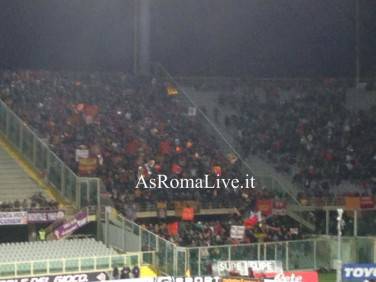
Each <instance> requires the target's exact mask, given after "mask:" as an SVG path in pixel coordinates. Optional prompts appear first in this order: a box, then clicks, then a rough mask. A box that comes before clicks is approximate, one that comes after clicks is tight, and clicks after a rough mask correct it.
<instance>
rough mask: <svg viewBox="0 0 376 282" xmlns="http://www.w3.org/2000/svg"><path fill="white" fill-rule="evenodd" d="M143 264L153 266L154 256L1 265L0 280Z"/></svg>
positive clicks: (131, 255)
mask: <svg viewBox="0 0 376 282" xmlns="http://www.w3.org/2000/svg"><path fill="white" fill-rule="evenodd" d="M144 263H147V264H154V254H153V253H152V252H145V253H135V254H126V255H111V256H96V257H75V258H60V259H46V260H35V261H26V262H12V263H1V264H0V278H1V279H6V278H13V277H23V276H36V275H38V276H40V275H50V274H59V273H80V272H81V273H82V272H94V271H109V270H112V269H113V268H114V267H115V266H116V267H123V266H124V265H129V266H133V265H141V264H144Z"/></svg>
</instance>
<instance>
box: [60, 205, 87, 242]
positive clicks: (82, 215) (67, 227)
mask: <svg viewBox="0 0 376 282" xmlns="http://www.w3.org/2000/svg"><path fill="white" fill-rule="evenodd" d="M88 222H89V215H88V214H87V212H85V211H81V212H79V213H77V214H76V215H75V216H74V218H73V219H71V220H70V221H68V222H66V223H64V224H63V225H60V226H59V227H58V228H56V229H55V231H54V234H55V237H56V238H57V239H60V238H62V237H64V236H66V235H69V234H71V233H73V232H74V231H76V230H77V229H79V228H80V227H81V226H84V225H85V224H86V223H88Z"/></svg>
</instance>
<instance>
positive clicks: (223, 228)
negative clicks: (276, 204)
mask: <svg viewBox="0 0 376 282" xmlns="http://www.w3.org/2000/svg"><path fill="white" fill-rule="evenodd" d="M243 222H244V218H243V217H241V216H239V214H238V215H231V216H226V217H222V218H221V220H205V221H195V222H187V221H177V222H173V223H166V222H165V223H158V224H146V225H145V227H146V228H147V229H149V230H151V231H152V232H153V233H155V234H158V235H159V236H161V237H162V238H165V239H166V240H169V241H171V242H174V243H176V244H177V245H179V246H191V247H198V246H215V245H237V244H247V243H255V242H271V241H285V240H296V239H301V238H302V236H303V233H302V232H301V229H300V228H299V227H298V225H297V224H296V223H295V224H294V223H292V221H291V220H289V219H288V218H287V217H284V216H272V217H269V218H266V219H263V220H262V221H260V222H259V223H258V224H256V225H255V226H253V227H252V228H245V230H244V236H243V238H242V239H239V238H234V237H233V238H232V237H231V226H243ZM170 224H177V230H176V232H175V233H171V229H170Z"/></svg>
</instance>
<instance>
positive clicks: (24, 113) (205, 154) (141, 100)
mask: <svg viewBox="0 0 376 282" xmlns="http://www.w3.org/2000/svg"><path fill="white" fill-rule="evenodd" d="M0 95H1V99H3V100H4V101H5V102H6V103H7V104H8V105H9V106H10V107H11V108H12V109H13V110H14V111H15V112H16V113H17V114H18V115H19V116H20V117H21V118H22V119H23V120H25V122H26V123H27V124H28V125H29V126H30V127H32V128H33V129H34V130H35V131H36V132H37V133H38V135H39V136H40V137H42V138H43V139H45V140H46V142H47V143H48V144H49V145H50V147H51V148H52V149H53V150H54V151H55V152H56V153H57V154H58V155H59V156H60V158H61V159H62V160H63V161H64V162H65V163H66V164H68V165H69V166H70V167H71V168H72V169H73V170H74V171H76V172H77V173H79V162H78V161H77V159H76V157H77V156H76V154H75V152H76V150H77V149H82V148H87V149H88V156H89V157H91V158H95V161H96V164H97V165H96V168H95V169H93V171H91V172H90V173H89V176H99V177H101V179H102V180H103V182H104V185H105V187H106V188H107V190H108V191H109V192H110V193H111V195H112V198H113V200H114V201H115V203H116V205H117V207H118V208H119V209H120V210H123V211H125V210H126V209H127V206H128V205H129V204H136V206H137V208H138V209H139V208H140V207H141V208H148V207H154V205H155V203H156V202H157V201H167V202H172V201H175V200H197V201H201V202H202V203H205V205H206V204H209V203H211V204H212V205H216V206H221V205H224V204H230V205H232V206H234V205H236V206H247V205H249V203H250V202H251V197H250V195H251V194H252V191H242V192H241V193H240V192H239V191H236V190H233V189H205V190H200V191H197V190H196V191H193V190H192V189H189V190H184V189H173V190H172V189H171V190H169V191H168V192H166V190H164V189H163V190H164V191H155V190H153V191H149V190H147V189H134V188H135V185H136V183H137V181H138V177H139V176H140V175H144V176H145V177H146V178H148V177H152V176H153V175H154V176H155V175H156V174H165V175H167V176H168V177H169V179H171V178H204V175H205V174H208V175H210V178H211V179H213V178H215V177H216V175H221V176H222V177H225V178H239V177H240V173H239V171H240V170H239V166H240V164H239V162H237V161H236V160H234V159H231V160H230V159H229V158H227V156H225V155H224V154H223V153H222V152H221V150H220V149H218V147H217V145H216V141H215V140H214V138H213V137H211V136H210V135H209V134H207V133H206V130H205V129H204V128H203V127H202V126H201V125H200V124H199V122H198V121H197V120H196V119H195V118H194V117H191V116H189V115H188V114H187V112H188V107H187V106H186V105H182V104H180V103H178V101H177V99H175V97H171V96H168V95H167V94H166V85H165V84H164V83H163V82H159V81H157V80H155V79H149V78H145V79H143V78H139V77H137V78H136V77H132V76H129V75H126V74H123V73H72V72H49V71H18V72H3V73H1V77H0ZM214 168H215V169H214ZM161 190H162V189H161ZM229 198H231V203H229V202H228V199H229Z"/></svg>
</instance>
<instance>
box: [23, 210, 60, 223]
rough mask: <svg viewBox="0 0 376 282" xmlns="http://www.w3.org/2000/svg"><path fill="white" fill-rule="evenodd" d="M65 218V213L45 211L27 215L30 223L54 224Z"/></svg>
mask: <svg viewBox="0 0 376 282" xmlns="http://www.w3.org/2000/svg"><path fill="white" fill-rule="evenodd" d="M63 218H64V211H45V212H37V211H34V212H33V211H31V212H29V213H28V214H27V220H28V222H29V223H42V222H54V221H56V220H58V219H63Z"/></svg>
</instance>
